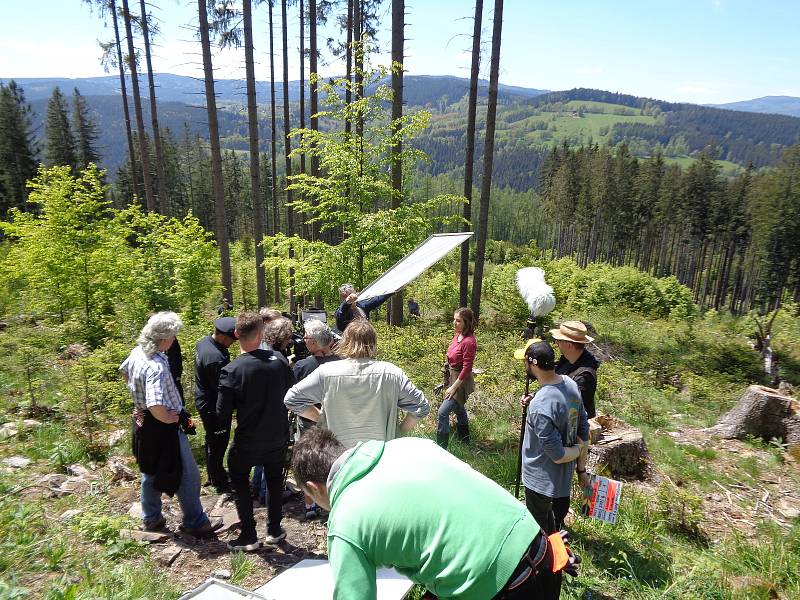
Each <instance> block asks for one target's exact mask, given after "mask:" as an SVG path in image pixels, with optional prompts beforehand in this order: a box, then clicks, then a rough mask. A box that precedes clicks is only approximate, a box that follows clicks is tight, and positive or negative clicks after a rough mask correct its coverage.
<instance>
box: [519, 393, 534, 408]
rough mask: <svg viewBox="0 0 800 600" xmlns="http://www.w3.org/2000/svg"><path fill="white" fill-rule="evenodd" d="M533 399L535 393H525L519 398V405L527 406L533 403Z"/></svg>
mask: <svg viewBox="0 0 800 600" xmlns="http://www.w3.org/2000/svg"><path fill="white" fill-rule="evenodd" d="M531 400H533V394H525V395H524V396H522V398H520V399H519V405H520V406H524V407H525V408H527V407H528V404H530V403H531Z"/></svg>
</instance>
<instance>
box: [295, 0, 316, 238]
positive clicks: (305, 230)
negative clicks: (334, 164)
mask: <svg viewBox="0 0 800 600" xmlns="http://www.w3.org/2000/svg"><path fill="white" fill-rule="evenodd" d="M303 8H304V6H303V0H299V2H298V15H299V17H300V18H299V21H300V129H305V128H306V19H305V15H304V14H303V12H304V11H303ZM300 172H301V173H304V174H305V173H306V155H305V153H303V154H301V155H300ZM298 216H299V217H300V235H301V237H303V238H305V239H307V240H311V239H313V238H312V236H311V231H310V230H309V227H308V225H307V224H306V222H305V218H303V216H302V215H298Z"/></svg>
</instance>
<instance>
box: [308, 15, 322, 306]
mask: <svg viewBox="0 0 800 600" xmlns="http://www.w3.org/2000/svg"><path fill="white" fill-rule="evenodd" d="M308 29H309V38H310V39H309V49H310V51H311V54H310V56H309V58H308V61H309V94H310V96H311V131H319V117H317V113H318V112H319V86H318V84H317V76H318V65H317V60H318V56H317V54H318V49H317V0H308ZM311 176H312V177H318V176H319V157H318V156H316V155H312V156H311ZM314 202H315V203H316V199H314ZM319 229H320V226H319V222H317V221H315V222H314V223H313V224H312V226H311V239H313V240H317V239H319ZM315 303H316V305H317V306H320V305H321V303H322V297H321V296H319V295H318V296H317V297H316V298H315Z"/></svg>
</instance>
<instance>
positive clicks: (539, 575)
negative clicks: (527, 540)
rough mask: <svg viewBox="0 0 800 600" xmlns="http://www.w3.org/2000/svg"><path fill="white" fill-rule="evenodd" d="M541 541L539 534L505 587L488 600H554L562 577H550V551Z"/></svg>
mask: <svg viewBox="0 0 800 600" xmlns="http://www.w3.org/2000/svg"><path fill="white" fill-rule="evenodd" d="M543 538H544V536H543V534H542V532H539V533H538V534H536V537H535V538H534V539H533V542H531V545H530V547H529V548H528V550H527V551H526V552H525V555H524V556H523V557H522V560H520V561H519V564H518V565H517V568H516V569H514V572H513V573H512V574H511V577H509V578H508V583H506V585H505V586H503V589H501V590H500V591H499V592H497V595H495V596H494V598H493V599H492V600H531V599H532V598H536V599H537V600H538V599H541V600H558V597H559V596H560V595H561V578H562V576H561V573H553V570H552V567H553V550H552V548H551V547H550V545H549V544H547V543H546V540H545V539H543ZM543 546H546V547H543ZM537 559H538V562H536V561H537Z"/></svg>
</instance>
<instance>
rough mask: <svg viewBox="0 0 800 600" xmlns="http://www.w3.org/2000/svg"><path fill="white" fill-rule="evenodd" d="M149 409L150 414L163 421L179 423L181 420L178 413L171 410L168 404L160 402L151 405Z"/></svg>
mask: <svg viewBox="0 0 800 600" xmlns="http://www.w3.org/2000/svg"><path fill="white" fill-rule="evenodd" d="M147 410H149V411H150V414H151V415H153V416H154V417H155V418H156V419H158V420H159V421H161V422H162V423H177V422H178V420H179V417H178V413H176V412H174V411H171V410H170V409H168V408H167V407H166V406H162V405H160V404H157V405H155V406H150V407H148V409H147Z"/></svg>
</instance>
